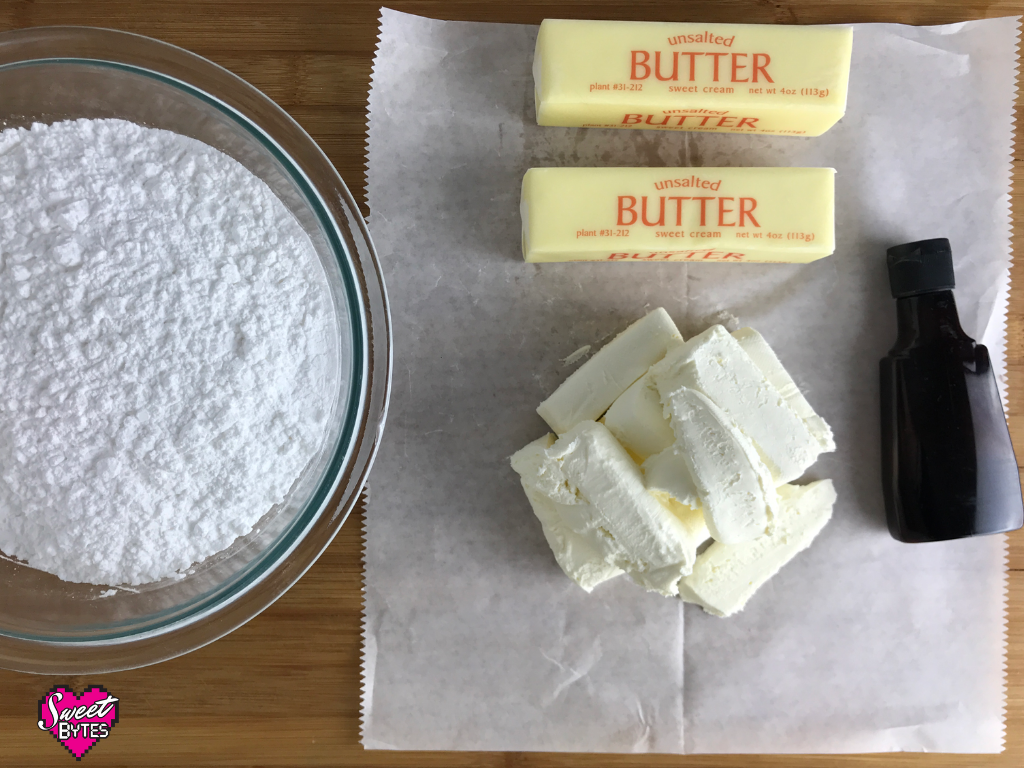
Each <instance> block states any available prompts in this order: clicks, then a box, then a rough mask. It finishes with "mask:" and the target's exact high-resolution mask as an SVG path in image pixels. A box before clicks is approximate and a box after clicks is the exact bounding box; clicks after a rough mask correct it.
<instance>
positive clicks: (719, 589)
mask: <svg viewBox="0 0 1024 768" xmlns="http://www.w3.org/2000/svg"><path fill="white" fill-rule="evenodd" d="M779 500H780V504H779V510H778V512H777V513H776V515H775V529H774V530H773V531H772V532H771V533H770V534H769V535H767V536H762V537H761V538H759V539H755V540H754V541H748V542H745V543H742V544H732V545H730V544H722V543H720V542H717V541H716V542H715V543H714V544H712V545H711V546H710V547H708V548H707V550H705V551H704V553H703V554H701V555H700V557H698V558H697V564H696V565H695V566H694V567H693V573H691V574H690V575H689V576H687V577H686V578H684V579H683V580H682V582H681V583H680V584H679V596H680V597H681V598H683V600H685V601H686V602H688V603H697V604H698V605H700V606H702V607H703V608H704V610H705V611H707V612H708V613H711V614H714V615H715V616H730V615H732V614H734V613H736V612H737V611H741V610H743V607H744V606H745V605H746V604H747V601H748V600H749V599H750V597H751V595H753V594H754V593H755V592H756V591H757V590H758V588H760V587H761V585H762V584H764V583H765V582H766V581H768V579H770V578H771V577H772V576H774V575H775V574H776V573H778V571H779V569H780V568H782V566H784V565H785V564H786V563H788V562H789V561H790V560H792V559H793V558H794V557H795V556H796V555H797V554H798V553H799V552H802V551H803V550H805V549H807V547H809V546H810V544H811V542H812V541H813V540H814V537H815V536H817V535H818V533H819V532H820V531H821V529H822V528H824V527H825V523H827V522H828V521H829V518H831V517H832V507H833V505H834V504H835V503H836V491H835V488H834V487H833V486H832V481H831V480H819V481H818V482H815V483H810V484H808V485H782V486H779Z"/></svg>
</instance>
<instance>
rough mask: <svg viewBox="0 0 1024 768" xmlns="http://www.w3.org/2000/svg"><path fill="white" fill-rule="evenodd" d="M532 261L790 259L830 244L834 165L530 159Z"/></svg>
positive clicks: (822, 252)
mask: <svg viewBox="0 0 1024 768" xmlns="http://www.w3.org/2000/svg"><path fill="white" fill-rule="evenodd" d="M520 211H521V213H522V218H523V257H524V258H525V259H526V261H529V262H551V261H611V262H633V261H644V262H663V261H683V262H710V261H715V262H727V263H734V264H742V263H743V262H750V261H755V262H792V263H801V264H802V263H806V262H809V261H814V260H816V259H820V258H823V257H825V256H828V255H830V254H831V253H832V252H833V251H834V250H835V223H834V218H835V171H834V170H833V169H832V168H531V169H530V170H528V171H527V172H526V176H525V177H524V178H523V189H522V199H521V202H520Z"/></svg>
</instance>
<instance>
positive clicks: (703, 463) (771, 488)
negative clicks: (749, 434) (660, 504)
mask: <svg viewBox="0 0 1024 768" xmlns="http://www.w3.org/2000/svg"><path fill="white" fill-rule="evenodd" d="M654 380H655V382H656V383H657V385H658V389H659V391H660V392H661V400H662V402H663V403H664V404H665V412H666V413H667V414H668V416H669V420H670V421H671V423H672V430H673V431H674V432H675V435H676V442H677V444H678V445H679V447H680V448H681V452H682V455H683V458H684V460H685V462H686V466H687V469H689V470H690V477H691V478H692V479H693V484H694V485H695V486H696V488H697V494H698V496H699V497H700V501H701V508H702V510H703V512H704V521H705V523H706V524H707V526H708V530H709V531H711V535H712V536H713V537H714V539H715V540H716V541H722V542H726V543H728V544H738V543H740V542H743V541H750V540H752V539H756V538H758V537H759V536H763V535H764V534H765V533H767V532H770V531H771V528H772V521H773V518H774V515H775V510H776V507H777V506H778V497H777V495H776V493H775V483H773V482H772V477H771V474H770V473H769V472H768V468H767V467H766V466H765V465H764V462H763V461H761V458H760V457H759V456H758V455H757V451H756V450H755V449H754V446H753V445H752V444H751V443H750V441H749V440H748V439H747V438H746V436H745V435H743V433H742V432H740V430H739V429H738V428H737V427H736V424H735V423H734V422H733V421H732V419H730V418H729V417H728V416H727V415H726V414H725V413H724V412H723V411H722V410H721V409H720V408H719V407H718V406H716V405H715V404H714V403H713V402H711V401H710V400H709V399H708V398H707V397H705V396H704V395H703V394H701V393H700V392H697V391H696V390H693V389H690V388H688V387H685V386H679V385H677V384H676V383H675V382H674V381H673V380H672V378H671V376H668V375H666V376H664V377H659V376H658V374H657V372H656V373H655V377H654Z"/></svg>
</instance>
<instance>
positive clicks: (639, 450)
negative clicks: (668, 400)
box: [602, 373, 676, 462]
mask: <svg viewBox="0 0 1024 768" xmlns="http://www.w3.org/2000/svg"><path fill="white" fill-rule="evenodd" d="M602 421H603V422H604V425H605V426H606V427H608V429H609V430H610V431H611V433H612V434H613V435H615V439H616V440H618V441H619V443H621V445H622V447H623V448H625V449H626V450H627V451H629V453H630V455H631V456H632V457H633V458H634V459H636V460H637V462H643V461H644V460H645V459H647V458H648V457H649V456H653V455H654V454H656V453H661V452H662V451H664V450H665V449H666V448H668V447H669V446H670V445H672V443H674V442H675V439H676V437H675V435H674V434H673V433H672V427H671V426H670V425H669V423H668V421H667V420H666V419H665V414H664V409H663V407H662V405H661V395H659V394H658V390H657V388H656V387H655V386H654V379H653V378H651V375H650V373H647V374H645V375H643V376H641V377H640V378H639V379H637V380H636V381H635V382H634V383H633V384H632V386H630V388H629V389H627V390H626V391H625V392H623V393H622V394H621V395H620V396H619V398H618V400H616V401H615V402H614V403H612V406H611V408H609V409H608V412H607V413H606V414H605V415H604V418H603V419H602Z"/></svg>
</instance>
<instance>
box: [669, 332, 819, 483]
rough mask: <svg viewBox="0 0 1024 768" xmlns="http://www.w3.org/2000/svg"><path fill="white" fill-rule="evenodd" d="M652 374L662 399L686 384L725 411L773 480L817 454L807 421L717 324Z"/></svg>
mask: <svg viewBox="0 0 1024 768" xmlns="http://www.w3.org/2000/svg"><path fill="white" fill-rule="evenodd" d="M654 377H655V381H656V382H657V384H658V388H659V390H660V392H661V396H662V400H664V399H665V398H666V396H667V395H668V393H669V392H671V391H673V390H675V389H678V388H680V387H686V388H689V389H693V390H696V391H698V392H700V393H702V394H703V395H705V396H706V397H708V398H709V399H710V400H711V401H712V402H713V403H714V404H715V405H717V406H718V407H719V408H721V409H722V410H723V411H724V412H725V413H726V414H728V416H729V418H730V419H731V420H732V421H733V422H735V424H736V426H737V427H738V428H739V430H740V431H741V432H742V433H743V434H744V435H745V436H746V437H747V438H748V439H749V440H750V442H751V443H753V445H754V448H756V449H757V452H758V454H759V455H760V456H761V459H762V460H763V461H764V463H765V464H766V465H767V466H768V469H769V471H770V472H771V476H772V479H773V481H774V484H775V485H782V484H783V483H788V482H790V481H792V480H795V479H797V478H798V477H800V476H801V475H802V474H803V473H804V471H805V470H806V469H807V468H808V467H809V466H811V464H813V463H814V462H815V460H816V459H817V458H818V454H819V453H821V450H822V448H821V444H820V443H819V441H818V440H817V439H816V438H815V436H814V435H812V434H811V432H810V429H809V428H808V425H807V424H806V423H805V421H804V420H803V419H802V418H800V416H798V415H797V413H796V411H794V410H793V409H792V407H790V405H789V403H788V402H787V401H786V398H785V397H783V395H782V394H781V393H780V392H779V390H778V389H776V388H775V387H774V386H773V385H772V383H771V382H770V381H769V380H768V379H767V377H766V376H765V374H764V373H763V372H762V370H761V369H760V368H758V367H757V365H755V363H754V361H753V360H751V359H750V356H749V355H747V353H746V352H745V351H744V350H743V347H741V346H740V344H739V342H738V341H737V340H736V339H734V338H733V337H732V336H731V335H730V334H729V332H728V331H726V330H725V328H723V327H722V326H720V325H713V326H711V327H710V328H708V329H707V330H706V331H704V332H703V333H701V334H698V335H697V336H694V337H693V338H691V339H689V340H688V341H686V342H685V343H684V344H683V345H682V346H680V347H677V348H676V349H674V350H672V352H671V353H669V354H668V355H666V357H665V359H664V360H662V361H661V362H660V363H658V365H657V366H655V368H654ZM666 390H667V391H666Z"/></svg>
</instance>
